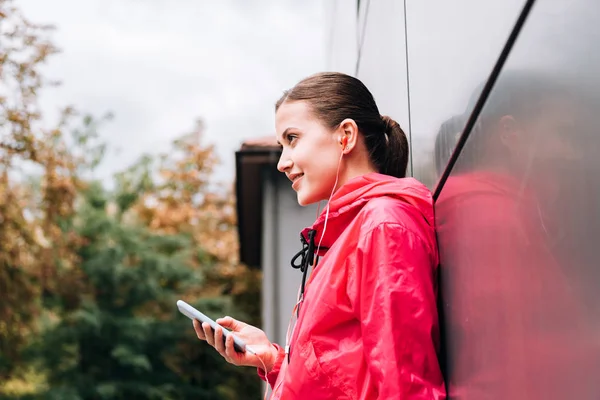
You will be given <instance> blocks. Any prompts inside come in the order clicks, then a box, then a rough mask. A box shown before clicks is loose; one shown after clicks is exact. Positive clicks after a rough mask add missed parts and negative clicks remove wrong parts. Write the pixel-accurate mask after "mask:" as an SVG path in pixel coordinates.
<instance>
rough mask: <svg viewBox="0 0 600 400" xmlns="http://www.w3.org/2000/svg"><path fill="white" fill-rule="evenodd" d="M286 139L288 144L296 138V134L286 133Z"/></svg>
mask: <svg viewBox="0 0 600 400" xmlns="http://www.w3.org/2000/svg"><path fill="white" fill-rule="evenodd" d="M286 139H287V141H288V143H289V144H292V143H293V142H294V141H295V140H296V139H298V136H297V135H294V134H292V133H290V134H288V135H287V138H286Z"/></svg>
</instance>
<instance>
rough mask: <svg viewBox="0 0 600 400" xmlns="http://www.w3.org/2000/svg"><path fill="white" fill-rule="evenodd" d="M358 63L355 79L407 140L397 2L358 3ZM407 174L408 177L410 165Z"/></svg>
mask: <svg viewBox="0 0 600 400" xmlns="http://www.w3.org/2000/svg"><path fill="white" fill-rule="evenodd" d="M359 29H360V32H362V35H361V37H360V43H361V44H362V45H361V46H360V53H359V56H360V60H359V64H358V73H357V74H356V77H357V78H358V79H360V80H361V81H363V83H364V84H365V85H366V86H367V87H368V88H369V90H370V91H371V93H373V96H374V97H375V101H376V102H377V106H378V107H379V112H380V113H381V114H382V115H388V116H390V117H392V118H393V119H395V120H396V121H397V122H398V123H399V124H400V126H401V127H402V129H403V130H404V132H405V133H406V136H407V138H408V137H409V135H410V132H409V124H408V98H407V85H406V46H405V44H406V41H405V39H404V5H403V3H402V2H401V1H396V0H377V1H375V0H373V1H364V2H361V9H360V17H359ZM407 173H408V174H409V175H410V174H411V171H410V165H409V170H408V171H407Z"/></svg>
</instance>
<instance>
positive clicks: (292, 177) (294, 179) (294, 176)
mask: <svg viewBox="0 0 600 400" xmlns="http://www.w3.org/2000/svg"><path fill="white" fill-rule="evenodd" d="M303 176H304V174H290V175H288V178H289V179H290V181H292V189H294V190H297V188H298V184H299V182H300V180H301V179H302V177H303Z"/></svg>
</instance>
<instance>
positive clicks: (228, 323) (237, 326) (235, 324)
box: [216, 317, 246, 332]
mask: <svg viewBox="0 0 600 400" xmlns="http://www.w3.org/2000/svg"><path fill="white" fill-rule="evenodd" d="M216 322H217V324H219V325H221V326H223V327H225V328H227V329H229V330H232V331H234V332H238V331H240V330H241V329H242V328H244V327H245V326H246V324H244V323H243V322H240V321H238V320H235V319H233V318H231V317H223V318H219V319H218V320H217V321H216Z"/></svg>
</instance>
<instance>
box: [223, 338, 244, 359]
mask: <svg viewBox="0 0 600 400" xmlns="http://www.w3.org/2000/svg"><path fill="white" fill-rule="evenodd" d="M225 355H226V357H227V358H228V359H229V360H237V359H238V358H239V356H240V355H239V354H238V353H237V351H236V350H235V347H234V341H233V335H229V336H227V339H225Z"/></svg>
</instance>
